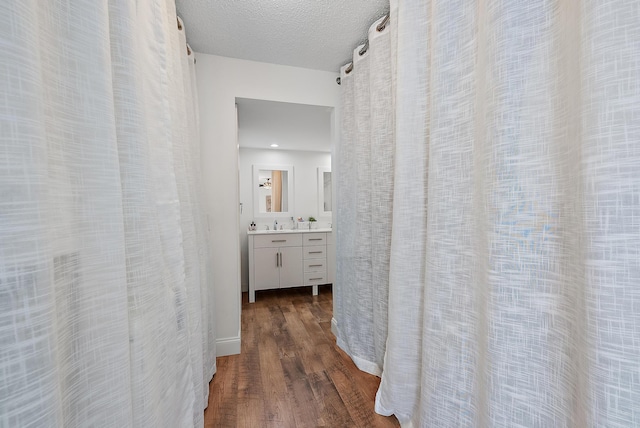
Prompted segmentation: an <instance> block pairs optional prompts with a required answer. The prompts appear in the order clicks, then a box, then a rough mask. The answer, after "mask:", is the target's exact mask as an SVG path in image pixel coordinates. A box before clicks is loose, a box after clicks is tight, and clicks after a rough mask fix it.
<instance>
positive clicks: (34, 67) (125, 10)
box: [0, 0, 215, 427]
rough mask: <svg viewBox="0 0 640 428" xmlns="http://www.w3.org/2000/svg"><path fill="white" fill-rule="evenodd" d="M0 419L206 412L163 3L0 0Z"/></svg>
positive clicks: (189, 180) (186, 153)
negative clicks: (0, 76)
mask: <svg viewBox="0 0 640 428" xmlns="http://www.w3.org/2000/svg"><path fill="white" fill-rule="evenodd" d="M0 40H1V48H0V63H1V64H2V65H1V66H0V73H1V74H2V79H0V86H1V88H0V99H1V101H0V127H1V128H0V138H1V143H0V195H1V197H2V201H1V204H0V373H1V380H0V426H2V427H86V426H105V427H107V426H109V427H111V426H118V427H126V426H159V427H178V426H180V427H186V426H201V425H202V423H203V420H202V418H203V412H202V410H203V408H204V406H205V405H206V402H207V401H206V400H207V391H208V388H207V384H208V381H209V380H210V378H211V376H212V375H213V373H214V372H215V342H214V338H213V336H212V335H213V326H212V319H213V316H212V314H211V313H210V308H211V307H212V296H211V292H210V289H211V269H210V261H209V260H210V259H209V255H208V254H209V243H208V242H207V241H206V240H205V238H204V237H205V236H206V233H203V230H204V227H205V222H204V219H203V215H202V211H201V207H200V204H201V201H200V175H199V166H198V165H199V162H198V161H197V159H198V150H199V141H198V135H197V121H198V115H197V108H196V105H197V104H196V102H195V100H194V94H195V88H194V85H195V80H194V79H193V77H194V75H193V73H194V69H193V55H188V54H187V47H186V43H185V37H184V30H183V27H182V25H181V24H180V25H179V24H178V22H177V21H176V12H175V5H174V4H173V2H172V1H165V0H154V1H152V0H141V1H138V2H130V1H126V0H109V1H103V2H93V1H76V0H74V1H70V2H69V1H64V2H63V1H47V2H37V1H35V0H27V1H20V2H17V1H15V2H8V3H6V2H5V3H4V4H3V5H2V6H0Z"/></svg>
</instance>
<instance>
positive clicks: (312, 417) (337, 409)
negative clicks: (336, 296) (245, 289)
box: [204, 286, 399, 428]
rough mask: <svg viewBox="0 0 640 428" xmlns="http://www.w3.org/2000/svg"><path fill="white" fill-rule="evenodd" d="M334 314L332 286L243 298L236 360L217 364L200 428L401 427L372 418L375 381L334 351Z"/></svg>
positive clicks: (393, 420)
mask: <svg viewBox="0 0 640 428" xmlns="http://www.w3.org/2000/svg"><path fill="white" fill-rule="evenodd" d="M331 314H332V295H331V286H321V287H320V293H319V295H318V296H315V297H314V296H312V295H311V288H310V287H303V288H296V289H283V290H276V291H261V292H258V293H256V303H252V304H249V303H248V299H247V293H243V302H242V348H241V354H240V355H231V356H228V357H220V358H218V359H217V368H218V371H217V373H216V375H215V376H214V378H213V380H212V381H211V383H210V384H209V407H208V408H207V409H206V410H205V412H204V421H205V422H204V425H205V427H260V428H262V427H318V426H326V427H397V426H399V424H398V421H397V420H396V418H395V417H393V416H392V417H384V416H380V415H378V414H376V413H375V412H374V410H373V406H374V398H375V394H376V390H377V389H378V384H379V383H380V379H378V378H377V377H375V376H372V375H369V374H367V373H364V372H361V371H360V370H358V369H357V368H356V367H355V365H354V364H353V362H352V361H351V359H350V358H349V357H348V356H347V355H346V354H345V353H344V352H343V351H342V350H341V349H339V348H338V347H337V346H336V339H335V336H334V335H333V333H331Z"/></svg>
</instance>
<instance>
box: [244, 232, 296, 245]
mask: <svg viewBox="0 0 640 428" xmlns="http://www.w3.org/2000/svg"><path fill="white" fill-rule="evenodd" d="M300 246H302V237H301V236H300V234H299V233H274V234H268V235H256V236H254V237H253V248H266V247H300Z"/></svg>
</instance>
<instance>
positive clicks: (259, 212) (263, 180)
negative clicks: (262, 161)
mask: <svg viewBox="0 0 640 428" xmlns="http://www.w3.org/2000/svg"><path fill="white" fill-rule="evenodd" d="M292 211H293V166H289V165H286V166H281V165H253V215H254V216H256V217H272V218H273V217H275V218H278V217H290V216H292V215H293V214H292Z"/></svg>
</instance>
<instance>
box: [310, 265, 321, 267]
mask: <svg viewBox="0 0 640 428" xmlns="http://www.w3.org/2000/svg"><path fill="white" fill-rule="evenodd" d="M321 266H322V265H309V267H321Z"/></svg>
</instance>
